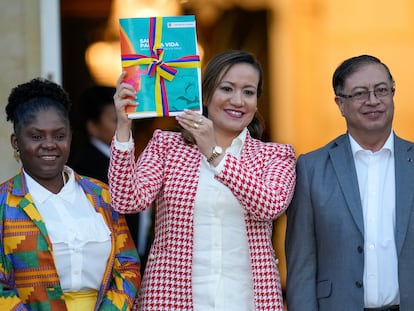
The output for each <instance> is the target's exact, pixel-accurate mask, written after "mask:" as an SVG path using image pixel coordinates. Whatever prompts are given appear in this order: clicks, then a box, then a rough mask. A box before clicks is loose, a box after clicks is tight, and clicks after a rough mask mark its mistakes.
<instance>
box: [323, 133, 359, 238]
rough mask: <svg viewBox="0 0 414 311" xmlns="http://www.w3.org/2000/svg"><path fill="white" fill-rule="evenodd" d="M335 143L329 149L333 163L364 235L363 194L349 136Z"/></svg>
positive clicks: (354, 216)
mask: <svg viewBox="0 0 414 311" xmlns="http://www.w3.org/2000/svg"><path fill="white" fill-rule="evenodd" d="M333 144H334V145H333V147H332V148H331V149H330V150H329V155H330V157H331V160H332V165H333V168H334V170H335V174H336V176H337V179H338V182H339V185H340V187H341V189H342V192H343V194H344V197H345V201H346V203H347V205H348V208H349V210H350V212H351V214H352V217H353V219H354V221H355V223H356V225H357V227H358V229H359V231H360V232H361V234H362V235H363V234H364V219H363V215H362V206H361V196H360V194H359V187H358V178H357V175H356V169H355V163H354V159H353V157H352V150H351V145H350V143H349V139H348V136H347V135H343V136H341V137H339V138H338V139H337V140H335V142H334V143H333Z"/></svg>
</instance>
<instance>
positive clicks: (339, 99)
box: [335, 96, 344, 116]
mask: <svg viewBox="0 0 414 311" xmlns="http://www.w3.org/2000/svg"><path fill="white" fill-rule="evenodd" d="M335 103H336V104H337V106H338V108H339V111H340V112H341V115H342V116H344V99H343V98H342V97H339V96H335Z"/></svg>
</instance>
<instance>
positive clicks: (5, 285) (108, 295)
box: [0, 172, 140, 311]
mask: <svg viewBox="0 0 414 311" xmlns="http://www.w3.org/2000/svg"><path fill="white" fill-rule="evenodd" d="M75 178H76V181H77V182H78V184H79V185H80V186H81V187H82V188H83V190H84V192H85V193H86V196H87V198H88V199H89V201H90V202H91V203H92V205H93V206H94V207H95V209H96V211H97V212H99V213H100V214H102V216H103V218H104V220H105V222H106V224H107V225H108V227H109V229H110V231H111V232H112V234H111V239H112V248H111V252H110V257H109V260H108V266H107V269H106V271H105V274H104V278H103V281H102V284H101V287H100V290H99V293H98V299H97V303H96V306H95V310H102V311H103V310H111V311H117V310H129V309H130V308H131V306H132V304H133V300H134V297H135V296H136V293H137V288H138V287H139V283H140V272H139V269H140V264H139V259H138V254H137V252H136V248H135V245H134V243H133V240H132V238H131V236H130V234H129V231H128V227H127V225H126V222H125V219H124V216H122V215H119V214H118V213H117V212H115V211H113V210H112V209H111V206H110V203H109V193H108V189H107V186H106V185H105V184H103V183H101V182H99V181H97V180H94V179H90V178H86V177H81V176H79V175H77V174H76V173H75ZM62 295H63V291H62V288H61V286H60V282H59V278H58V274H57V271H56V266H55V263H54V259H53V250H52V244H51V241H50V239H49V236H48V233H47V230H46V226H45V223H44V222H43V219H42V217H41V216H40V214H39V212H38V210H37V209H36V206H35V205H34V203H33V199H32V197H31V195H30V193H28V189H27V185H26V182H25V179H24V175H23V173H22V172H20V173H19V174H17V175H16V176H15V177H14V178H11V179H9V180H7V181H6V182H4V183H3V184H1V185H0V310H32V311H35V310H36V311H46V310H48V311H65V310H67V309H66V305H65V302H64V300H63V299H62Z"/></svg>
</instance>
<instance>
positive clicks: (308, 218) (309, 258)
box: [285, 157, 318, 311]
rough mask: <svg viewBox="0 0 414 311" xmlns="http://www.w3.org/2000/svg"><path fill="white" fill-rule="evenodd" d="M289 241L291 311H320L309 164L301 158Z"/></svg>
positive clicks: (288, 297)
mask: <svg viewBox="0 0 414 311" xmlns="http://www.w3.org/2000/svg"><path fill="white" fill-rule="evenodd" d="M286 213H287V230H286V239H285V250H286V264H287V280H286V300H287V305H288V308H289V310H295V311H301V310H303V311H313V310H315V311H316V310H318V306H317V298H316V297H317V294H316V293H317V291H316V267H317V262H316V240H315V232H314V221H315V220H314V216H313V209H312V198H311V195H310V184H309V178H308V172H307V168H306V162H305V159H304V158H303V157H299V159H298V163H297V181H296V189H295V194H294V196H293V200H292V203H291V205H290V206H289V208H288V209H287V212H286Z"/></svg>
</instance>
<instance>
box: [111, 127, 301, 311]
mask: <svg viewBox="0 0 414 311" xmlns="http://www.w3.org/2000/svg"><path fill="white" fill-rule="evenodd" d="M111 152H112V153H111V163H110V169H109V185H110V192H111V198H112V204H113V207H114V209H117V210H119V211H123V212H127V213H132V212H138V211H142V210H144V209H146V208H148V206H150V203H151V202H152V201H153V200H155V202H156V217H155V224H154V225H155V227H154V229H155V239H154V242H153V244H152V246H151V250H150V254H149V256H148V262H147V265H146V268H145V274H144V277H143V279H142V288H141V290H140V292H139V298H138V310H144V311H148V310H157V311H158V310H162V311H172V310H175V311H190V310H193V296H192V255H193V232H194V219H193V214H194V201H195V197H196V193H197V187H198V180H199V174H200V163H201V160H202V155H201V153H200V151H199V149H198V147H197V146H195V145H189V144H186V143H184V141H183V139H182V138H181V134H180V133H174V132H167V131H160V130H156V131H155V133H154V136H153V138H152V139H151V141H150V142H149V144H148V146H147V147H146V149H145V151H144V152H143V153H142V154H141V155H140V157H139V159H138V162H135V159H134V150H133V149H130V150H127V151H121V150H119V149H116V148H112V151H111ZM224 161H225V163H224V167H223V169H222V171H221V173H220V174H218V175H216V176H215V178H216V179H217V180H219V181H220V182H222V183H223V184H224V185H226V186H227V187H228V188H229V189H230V190H231V191H232V192H233V194H234V195H235V196H236V197H237V199H238V200H239V202H240V204H241V206H242V207H243V209H244V210H245V217H244V218H245V224H246V232H247V240H248V244H249V249H250V254H251V258H250V259H251V264H252V272H253V290H254V300H255V310H256V311H275V310H283V299H282V290H281V284H280V277H279V272H278V269H277V258H276V255H275V251H274V249H273V246H272V228H273V227H272V225H273V220H274V219H276V218H277V217H278V216H280V215H281V214H282V213H283V212H284V211H285V209H286V208H287V206H288V204H289V203H290V200H291V199H292V196H293V191H294V185H295V178H296V173H295V162H296V159H295V154H294V151H293V148H292V147H291V146H290V145H284V144H277V143H264V142H261V141H259V140H257V139H253V138H252V137H251V136H250V135H249V134H248V135H247V136H246V140H245V143H244V146H243V149H242V152H241V158H240V159H238V158H237V157H235V156H233V155H231V154H228V155H227V156H226V158H225V160H224Z"/></svg>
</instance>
